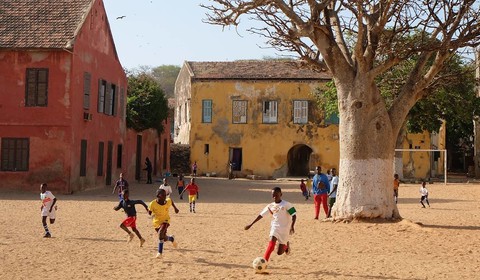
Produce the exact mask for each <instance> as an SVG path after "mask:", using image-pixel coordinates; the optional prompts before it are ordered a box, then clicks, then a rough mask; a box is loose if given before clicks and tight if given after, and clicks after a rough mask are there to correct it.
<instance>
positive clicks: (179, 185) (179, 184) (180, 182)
mask: <svg viewBox="0 0 480 280" xmlns="http://www.w3.org/2000/svg"><path fill="white" fill-rule="evenodd" d="M176 188H177V190H178V195H179V196H180V199H183V196H182V193H183V189H184V188H185V180H184V179H183V174H180V176H178V180H177V186H176Z"/></svg>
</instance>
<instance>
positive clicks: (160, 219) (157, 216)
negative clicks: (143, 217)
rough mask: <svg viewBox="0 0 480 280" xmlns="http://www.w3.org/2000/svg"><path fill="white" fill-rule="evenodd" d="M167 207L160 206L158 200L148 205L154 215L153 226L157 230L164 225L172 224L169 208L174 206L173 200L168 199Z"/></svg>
mask: <svg viewBox="0 0 480 280" xmlns="http://www.w3.org/2000/svg"><path fill="white" fill-rule="evenodd" d="M166 202H167V203H165V205H160V204H159V203H158V202H157V200H156V199H154V200H152V202H150V204H149V205H148V210H149V211H152V214H153V226H154V227H155V228H158V227H160V225H162V224H163V223H167V224H169V223H170V214H169V213H168V208H170V206H172V200H171V199H170V198H167V199H166Z"/></svg>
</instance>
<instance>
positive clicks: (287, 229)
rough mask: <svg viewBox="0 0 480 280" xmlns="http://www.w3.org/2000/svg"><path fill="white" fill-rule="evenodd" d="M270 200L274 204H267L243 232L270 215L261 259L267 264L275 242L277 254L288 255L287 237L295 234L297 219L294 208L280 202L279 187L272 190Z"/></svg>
mask: <svg viewBox="0 0 480 280" xmlns="http://www.w3.org/2000/svg"><path fill="white" fill-rule="evenodd" d="M272 198H273V201H274V202H272V203H270V204H268V205H267V206H266V207H265V208H264V209H263V210H262V212H260V215H258V216H257V218H256V219H255V220H254V221H253V222H252V223H251V224H249V225H247V226H245V230H248V229H250V228H251V227H252V225H253V224H255V223H256V222H258V221H259V220H260V219H262V218H263V217H264V216H266V215H267V214H271V215H272V218H273V219H272V223H271V228H270V242H269V243H268V247H267V250H266V251H265V255H264V257H263V258H264V259H265V260H266V261H267V262H268V260H269V259H270V255H271V253H272V252H273V250H274V249H275V244H276V242H277V240H278V242H279V245H278V250H277V254H278V255H281V254H283V253H285V254H287V255H289V254H290V252H291V248H290V243H289V242H288V237H289V234H293V233H295V221H296V219H297V216H296V214H297V211H296V210H295V207H293V205H292V204H290V202H288V201H285V200H282V189H280V188H279V187H275V188H273V189H272Z"/></svg>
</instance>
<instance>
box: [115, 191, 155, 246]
mask: <svg viewBox="0 0 480 280" xmlns="http://www.w3.org/2000/svg"><path fill="white" fill-rule="evenodd" d="M122 197H123V199H122V200H121V201H120V203H118V205H117V206H115V207H114V208H113V210H115V211H118V210H120V209H123V211H125V214H127V218H126V219H125V220H123V222H122V223H121V224H120V228H121V229H123V230H124V231H126V232H127V233H128V242H130V241H132V239H133V237H134V235H133V233H132V232H130V231H129V230H128V228H127V227H131V228H132V231H133V232H135V234H136V235H137V237H138V239H140V247H142V246H143V243H145V239H143V238H142V235H140V232H139V231H138V230H137V223H136V221H137V210H136V209H135V204H141V205H143V207H145V210H147V212H148V207H147V204H145V202H143V200H130V198H129V191H128V190H123V192H122Z"/></svg>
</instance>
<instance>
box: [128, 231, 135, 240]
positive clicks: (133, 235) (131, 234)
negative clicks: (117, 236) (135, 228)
mask: <svg viewBox="0 0 480 280" xmlns="http://www.w3.org/2000/svg"><path fill="white" fill-rule="evenodd" d="M134 237H135V234H133V233H132V232H130V234H129V235H128V240H127V242H130V241H132V239H133V238H134Z"/></svg>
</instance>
